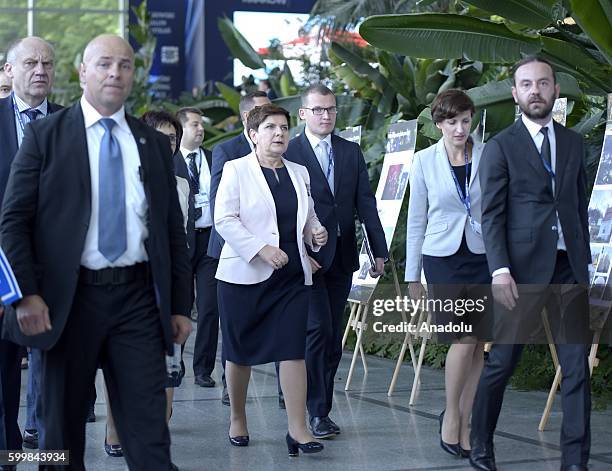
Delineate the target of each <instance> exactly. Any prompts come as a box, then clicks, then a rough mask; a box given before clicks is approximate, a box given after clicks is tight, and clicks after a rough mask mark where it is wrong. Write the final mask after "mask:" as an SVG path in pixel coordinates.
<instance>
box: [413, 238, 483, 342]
mask: <svg viewBox="0 0 612 471" xmlns="http://www.w3.org/2000/svg"><path fill="white" fill-rule="evenodd" d="M423 271H424V272H425V279H426V280H427V287H428V292H429V298H430V299H433V300H435V302H434V303H431V304H430V306H431V305H433V306H435V308H434V309H430V310H432V313H433V316H432V324H437V325H438V326H440V327H441V326H448V328H449V329H450V328H451V327H453V326H454V327H455V329H456V331H454V332H453V331H451V332H438V337H437V338H438V341H439V342H445V343H448V342H452V341H454V340H457V339H460V338H462V337H466V336H472V337H476V338H477V339H478V340H479V341H487V340H490V338H491V328H492V320H493V319H492V316H493V311H492V295H491V275H489V266H488V264H487V257H486V255H484V254H475V253H472V252H471V251H470V249H469V248H468V246H467V242H466V240H465V235H464V237H463V239H462V241H461V245H460V246H459V249H458V250H457V252H455V253H454V254H453V255H450V256H448V257H434V256H430V255H423ZM451 306H453V308H451Z"/></svg>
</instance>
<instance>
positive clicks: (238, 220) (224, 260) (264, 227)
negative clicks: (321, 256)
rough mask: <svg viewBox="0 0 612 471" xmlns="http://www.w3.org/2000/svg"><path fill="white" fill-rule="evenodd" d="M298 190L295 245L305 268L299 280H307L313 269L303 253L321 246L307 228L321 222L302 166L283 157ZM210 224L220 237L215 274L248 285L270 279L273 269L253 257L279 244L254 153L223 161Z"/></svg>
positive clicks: (271, 200) (269, 199)
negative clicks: (222, 243)
mask: <svg viewBox="0 0 612 471" xmlns="http://www.w3.org/2000/svg"><path fill="white" fill-rule="evenodd" d="M283 163H284V164H285V167H286V168H287V173H288V174H289V177H290V178H291V181H292V183H293V187H294V188H295V193H296V194H297V201H298V210H297V244H298V249H299V252H300V258H301V262H302V268H303V269H304V280H305V281H304V284H305V285H312V269H311V266H310V261H309V260H308V253H307V252H306V245H305V244H308V245H309V246H310V247H311V248H312V250H313V251H314V252H317V251H318V250H319V249H320V247H319V246H317V245H315V244H314V242H313V240H312V229H314V228H317V227H320V226H321V223H320V222H319V219H318V218H317V215H316V214H315V211H314V202H313V200H312V198H311V197H310V177H309V175H308V170H307V169H306V167H304V166H302V165H299V164H296V163H294V162H290V161H288V160H286V159H283ZM214 219H215V229H216V230H217V232H218V233H219V234H220V235H221V237H223V239H224V240H225V245H224V246H223V250H221V256H220V257H219V265H218V267H217V274H216V278H217V279H218V280H222V281H227V282H228V283H236V284H243V285H250V284H255V283H260V282H262V281H265V280H267V279H268V278H270V276H271V275H272V273H273V272H274V269H273V268H272V267H271V266H270V265H268V264H267V263H266V262H264V261H263V259H261V258H260V257H258V256H257V253H258V252H259V251H260V250H261V249H262V248H263V247H264V246H266V245H272V246H274V247H278V246H279V234H278V224H277V221H276V206H275V204H274V198H273V197H272V193H271V191H270V188H269V187H268V182H267V181H266V178H265V177H264V174H263V172H262V171H261V168H260V166H259V162H258V161H257V156H256V155H255V153H254V152H251V153H250V154H249V155H247V156H245V157H242V158H239V159H235V160H229V161H227V162H226V163H225V165H224V166H223V173H222V175H221V182H220V183H219V189H218V190H217V197H216V199H215V214H214Z"/></svg>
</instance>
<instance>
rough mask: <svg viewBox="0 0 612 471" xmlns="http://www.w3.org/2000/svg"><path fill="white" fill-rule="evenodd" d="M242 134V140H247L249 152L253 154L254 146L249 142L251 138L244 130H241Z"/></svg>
mask: <svg viewBox="0 0 612 471" xmlns="http://www.w3.org/2000/svg"><path fill="white" fill-rule="evenodd" d="M242 134H244V138H245V139H246V140H247V142H248V144H249V147H250V148H251V152H253V151H254V150H255V145H254V144H253V141H251V138H250V137H249V135H248V134H247V130H246V128H244V129H243V131H242Z"/></svg>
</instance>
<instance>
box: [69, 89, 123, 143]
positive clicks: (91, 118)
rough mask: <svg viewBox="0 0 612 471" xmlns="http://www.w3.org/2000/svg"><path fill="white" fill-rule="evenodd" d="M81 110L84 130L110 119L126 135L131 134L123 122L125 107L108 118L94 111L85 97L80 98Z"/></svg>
mask: <svg viewBox="0 0 612 471" xmlns="http://www.w3.org/2000/svg"><path fill="white" fill-rule="evenodd" d="M81 110H83V119H84V120H85V129H87V128H90V127H92V126H93V125H94V124H96V123H97V122H98V121H100V120H101V119H102V118H111V119H112V120H113V121H115V123H117V126H118V127H119V128H120V129H123V130H124V131H126V132H128V133H130V134H131V133H132V131H131V130H130V127H129V126H128V123H127V121H126V120H125V107H123V106H122V107H121V108H119V110H118V111H116V112H115V113H113V114H112V115H110V116H102V115H101V114H100V113H99V112H98V110H96V109H95V108H94V107H93V106H92V105H91V103H89V102H88V101H87V99H86V98H85V95H83V96H82V97H81Z"/></svg>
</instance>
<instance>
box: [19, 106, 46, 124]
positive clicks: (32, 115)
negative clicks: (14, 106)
mask: <svg viewBox="0 0 612 471" xmlns="http://www.w3.org/2000/svg"><path fill="white" fill-rule="evenodd" d="M23 113H24V114H25V115H26V116H27V117H28V119H29V120H30V121H36V118H38V115H41V114H42V112H41V111H40V110H37V109H36V108H30V109H27V110H24V111H23Z"/></svg>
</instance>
